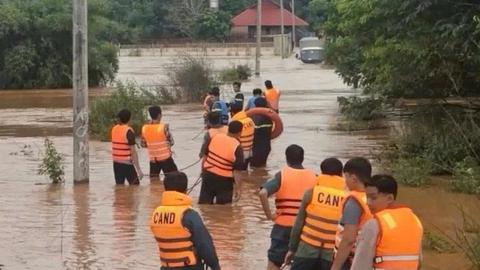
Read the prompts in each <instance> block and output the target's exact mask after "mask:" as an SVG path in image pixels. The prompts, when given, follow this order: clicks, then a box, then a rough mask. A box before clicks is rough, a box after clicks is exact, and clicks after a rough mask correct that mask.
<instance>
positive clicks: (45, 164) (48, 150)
mask: <svg viewBox="0 0 480 270" xmlns="http://www.w3.org/2000/svg"><path fill="white" fill-rule="evenodd" d="M43 145H44V147H45V152H43V153H42V163H41V164H40V165H39V166H38V174H40V175H47V176H48V177H49V178H50V180H51V181H52V183H54V184H58V183H61V182H63V181H64V176H65V169H64V165H63V162H64V157H63V155H62V154H60V153H58V151H57V149H56V148H55V144H54V143H53V142H52V141H51V140H50V139H48V138H45V140H44V142H43Z"/></svg>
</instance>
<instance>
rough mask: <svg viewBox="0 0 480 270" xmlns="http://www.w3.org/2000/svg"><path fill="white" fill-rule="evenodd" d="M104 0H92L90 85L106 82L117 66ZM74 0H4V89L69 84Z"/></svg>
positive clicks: (0, 73) (0, 31) (0, 80)
mask: <svg viewBox="0 0 480 270" xmlns="http://www.w3.org/2000/svg"><path fill="white" fill-rule="evenodd" d="M101 2H102V1H100V0H93V1H89V3H90V5H89V11H90V13H89V44H88V45H89V67H88V68H89V84H90V85H92V86H94V85H105V84H107V83H108V82H110V81H112V80H113V78H114V77H115V73H116V72H117V70H118V60H117V49H116V47H115V46H113V45H112V44H111V43H110V42H109V39H107V38H106V37H105V33H107V32H109V31H110V28H108V27H107V23H105V22H108V19H106V18H105V17H103V14H102V13H101V8H99V6H98V5H100V4H101ZM71 74H72V1H67V0H61V1H58V0H3V1H0V88H34V87H35V88H44V87H45V88H46V87H48V88H59V87H70V86H71V84H72V82H71Z"/></svg>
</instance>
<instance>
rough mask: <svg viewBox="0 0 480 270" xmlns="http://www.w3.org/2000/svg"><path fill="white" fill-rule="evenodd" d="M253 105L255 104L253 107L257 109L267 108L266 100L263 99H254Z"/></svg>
mask: <svg viewBox="0 0 480 270" xmlns="http://www.w3.org/2000/svg"><path fill="white" fill-rule="evenodd" d="M254 103H255V107H258V108H267V107H268V103H267V100H266V99H265V98H264V97H258V98H257V99H255V102H254Z"/></svg>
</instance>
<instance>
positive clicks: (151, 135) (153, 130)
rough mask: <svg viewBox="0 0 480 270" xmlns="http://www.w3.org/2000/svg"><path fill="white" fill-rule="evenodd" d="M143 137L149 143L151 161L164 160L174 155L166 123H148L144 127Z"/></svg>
mask: <svg viewBox="0 0 480 270" xmlns="http://www.w3.org/2000/svg"><path fill="white" fill-rule="evenodd" d="M142 137H143V139H144V140H145V142H146V143H147V149H148V155H149V157H150V160H151V161H162V160H166V159H168V158H169V157H171V156H172V151H171V150H170V142H169V141H168V139H167V134H166V133H165V124H162V123H159V124H146V125H144V126H143V127H142Z"/></svg>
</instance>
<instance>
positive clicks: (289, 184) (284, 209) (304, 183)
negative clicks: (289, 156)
mask: <svg viewBox="0 0 480 270" xmlns="http://www.w3.org/2000/svg"><path fill="white" fill-rule="evenodd" d="M281 177H282V179H281V183H280V189H279V190H278V191H277V193H276V194H275V206H276V208H277V218H276V219H275V223H276V224H278V225H282V226H285V227H292V226H293V224H294V223H295V218H296V217H297V214H298V209H299V208H300V205H301V204H302V198H303V195H304V193H305V191H306V190H307V189H310V188H313V187H314V186H315V184H316V183H317V180H316V176H315V173H314V172H312V171H311V170H308V169H294V168H291V167H285V168H283V169H282V170H281Z"/></svg>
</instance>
